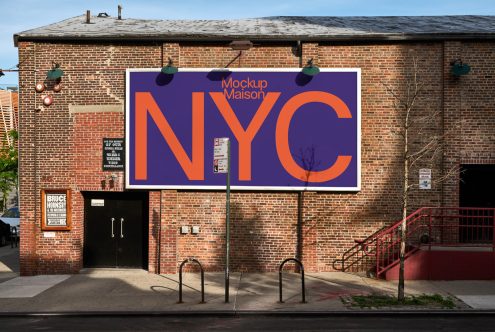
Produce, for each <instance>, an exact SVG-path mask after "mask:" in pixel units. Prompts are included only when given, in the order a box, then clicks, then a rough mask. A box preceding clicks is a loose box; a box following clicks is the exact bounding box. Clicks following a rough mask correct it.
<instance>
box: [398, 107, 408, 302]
mask: <svg viewBox="0 0 495 332" xmlns="http://www.w3.org/2000/svg"><path fill="white" fill-rule="evenodd" d="M407 115H408V114H407ZM408 120H409V117H408V116H406V125H405V131H404V141H405V142H404V143H405V144H404V179H403V180H404V183H403V188H402V223H401V225H400V251H399V285H398V290H397V299H398V300H399V301H404V297H405V294H404V261H405V256H406V234H407V222H406V218H407V204H408V200H407V194H408V191H409V150H408V137H407V134H408V125H409V123H408Z"/></svg>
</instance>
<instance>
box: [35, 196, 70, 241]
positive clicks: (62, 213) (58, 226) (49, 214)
mask: <svg viewBox="0 0 495 332" xmlns="http://www.w3.org/2000/svg"><path fill="white" fill-rule="evenodd" d="M70 203H71V202H70V190H69V189H44V190H42V191H41V214H42V223H41V229H42V230H44V231H57V230H59V231H67V230H70V227H71V222H70V220H71V208H70V206H71V204H70Z"/></svg>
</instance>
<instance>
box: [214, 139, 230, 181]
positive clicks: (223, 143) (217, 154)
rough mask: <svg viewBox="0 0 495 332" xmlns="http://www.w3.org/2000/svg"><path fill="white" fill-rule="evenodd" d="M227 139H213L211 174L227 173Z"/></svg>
mask: <svg viewBox="0 0 495 332" xmlns="http://www.w3.org/2000/svg"><path fill="white" fill-rule="evenodd" d="M228 145H229V138H228V137H222V138H215V139H214V141H213V173H227V172H228V157H229V156H228V153H229V147H228Z"/></svg>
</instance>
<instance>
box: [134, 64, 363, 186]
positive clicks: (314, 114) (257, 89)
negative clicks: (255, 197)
mask: <svg viewBox="0 0 495 332" xmlns="http://www.w3.org/2000/svg"><path fill="white" fill-rule="evenodd" d="M360 79H361V72H360V69H357V68H352V69H342V68H340V69H321V72H320V73H319V74H318V75H316V76H307V75H305V74H303V73H302V72H301V70H300V69H232V70H226V69H222V70H215V69H183V68H180V69H179V72H178V73H176V74H174V75H166V74H162V73H161V72H160V69H128V70H127V73H126V89H127V96H126V98H127V99H126V137H125V142H126V152H125V156H126V162H125V167H126V168H125V169H126V188H128V189H206V190H209V189H224V188H225V179H224V178H223V177H222V176H215V174H213V172H211V171H210V168H211V165H213V162H214V161H213V150H212V149H213V146H212V144H211V142H212V141H213V139H214V138H215V137H226V138H229V139H230V141H231V185H232V189H234V190H235V189H238V190H316V191H320V190H321V191H358V190H360V182H361V181H360V176H361V174H360V173H361V167H360V166H361V165H360V162H361V160H360V158H361V156H360V140H361V136H360V134H361V130H360V126H361V124H360V117H361V86H360Z"/></svg>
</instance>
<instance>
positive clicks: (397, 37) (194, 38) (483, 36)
mask: <svg viewBox="0 0 495 332" xmlns="http://www.w3.org/2000/svg"><path fill="white" fill-rule="evenodd" d="M240 39H248V40H250V41H252V42H266V43H269V42H291V43H293V42H297V41H301V42H380V41H451V40H456V41H459V40H469V41H473V40H477V41H480V40H490V41H491V40H495V33H452V34H445V33H422V34H405V33H402V34H367V35H338V36H335V35H334V36H311V35H306V36H298V35H261V36H260V35H224V36H219V35H194V34H184V35H162V36H160V35H120V36H115V35H112V36H109V35H108V36H77V35H74V36H47V35H34V36H33V35H22V34H14V46H15V47H17V46H18V44H19V41H35V42H195V43H201V42H231V41H232V40H240Z"/></svg>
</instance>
